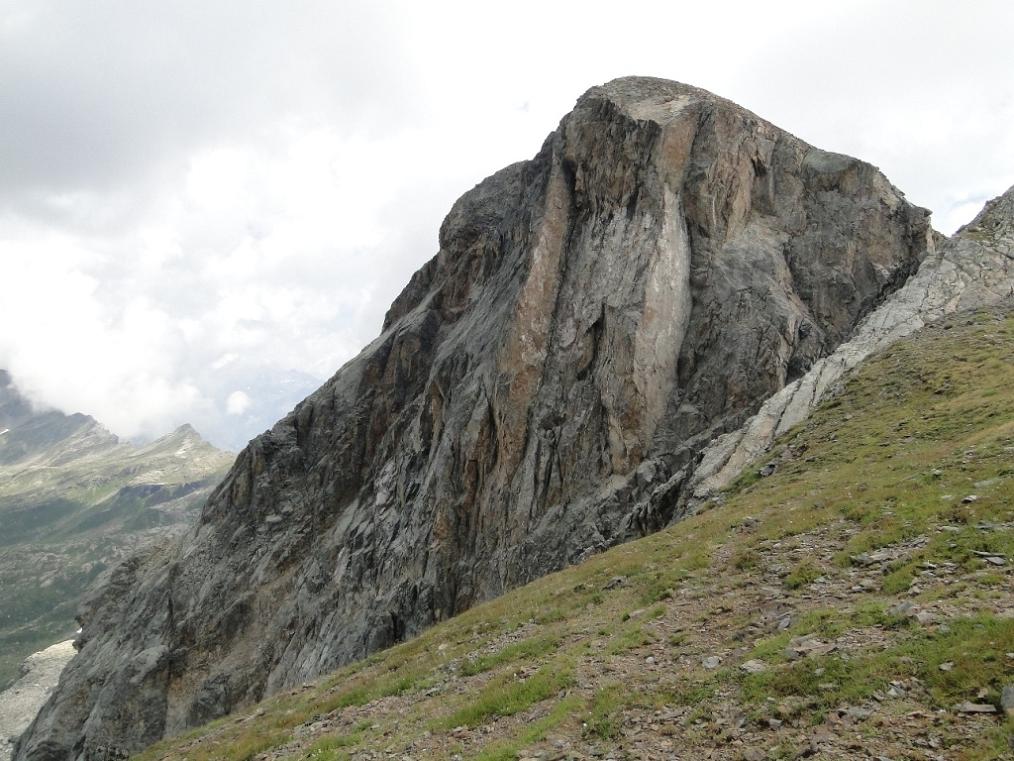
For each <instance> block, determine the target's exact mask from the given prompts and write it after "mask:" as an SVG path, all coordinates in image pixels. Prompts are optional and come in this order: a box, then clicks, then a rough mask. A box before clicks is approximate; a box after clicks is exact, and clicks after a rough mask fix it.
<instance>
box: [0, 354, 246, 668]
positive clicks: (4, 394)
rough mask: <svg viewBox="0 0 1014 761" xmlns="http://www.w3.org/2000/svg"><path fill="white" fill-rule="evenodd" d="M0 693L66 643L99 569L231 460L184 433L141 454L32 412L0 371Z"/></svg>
mask: <svg viewBox="0 0 1014 761" xmlns="http://www.w3.org/2000/svg"><path fill="white" fill-rule="evenodd" d="M0 431H2V432H3V433H0V688H2V687H3V686H4V685H6V684H7V683H8V682H9V681H10V680H11V679H12V678H13V677H14V676H15V675H16V674H17V670H18V666H19V665H20V663H21V661H22V660H23V659H24V658H25V657H26V656H27V655H29V654H30V653H32V652H35V651H37V650H40V649H42V648H44V647H46V646H47V645H50V644H53V643H54V642H56V641H58V640H59V639H62V638H66V637H68V636H70V635H72V634H73V632H74V630H75V629H76V628H77V627H76V625H75V623H74V615H75V612H76V608H77V604H78V601H79V600H80V598H81V595H82V594H83V592H84V590H85V589H86V588H87V587H88V585H89V584H91V582H93V581H94V580H95V579H96V578H97V577H98V576H99V574H101V573H102V571H104V570H105V569H106V568H108V567H110V566H111V565H114V564H116V563H118V562H119V561H120V560H122V559H124V558H125V557H126V556H127V555H129V554H131V553H133V552H135V551H137V550H139V549H141V548H142V547H143V546H145V545H146V544H148V543H150V542H152V541H154V540H158V539H162V538H165V537H166V536H167V535H172V534H176V533H178V532H179V531H180V530H181V529H182V528H183V527H184V526H185V525H186V524H187V523H188V522H189V521H190V520H191V518H192V517H193V514H194V511H195V510H196V509H197V508H198V507H199V506H200V505H201V504H202V502H203V500H204V498H205V497H206V496H207V495H208V493H209V491H210V490H211V488H212V487H213V486H214V485H215V484H216V483H217V482H218V481H219V480H220V479H221V477H222V476H223V475H224V473H225V470H226V469H227V468H228V467H229V465H230V464H231V462H232V455H231V454H228V453H225V452H221V451H219V450H217V449H215V448H214V447H212V446H211V445H210V444H208V443H206V442H204V441H203V440H202V439H201V437H200V436H199V435H198V434H197V432H196V431H194V430H193V428H191V427H190V426H183V427H182V428H180V429H178V430H176V431H175V432H173V433H172V434H170V435H168V436H166V437H164V438H162V439H159V440H158V441H156V442H154V443H152V444H149V445H147V446H143V447H138V446H133V445H130V444H124V443H121V442H120V441H119V440H118V439H117V438H116V437H115V436H113V435H112V434H111V433H109V432H108V431H106V430H105V429H104V428H102V426H101V425H99V424H98V423H97V422H96V421H95V420H94V419H92V418H90V417H88V416H86V415H80V414H78V415H64V414H63V413H60V412H53V411H49V412H35V411H33V410H32V408H31V406H30V405H28V403H27V402H26V401H25V400H24V399H23V398H22V397H21V396H20V394H19V393H18V392H17V390H16V389H15V388H14V386H13V385H12V383H11V379H10V377H9V376H8V375H7V374H6V373H5V372H3V371H0Z"/></svg>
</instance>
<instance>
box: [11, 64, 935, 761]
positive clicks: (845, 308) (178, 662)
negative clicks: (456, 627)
mask: <svg viewBox="0 0 1014 761" xmlns="http://www.w3.org/2000/svg"><path fill="white" fill-rule="evenodd" d="M935 252H936V246H935V236H934V234H933V233H932V230H931V228H930V226H929V214H928V212H927V211H926V210H924V209H920V208H918V207H915V206H913V205H911V204H909V203H908V202H907V201H906V200H905V198H904V196H903V195H902V194H901V193H900V192H899V191H898V190H897V189H895V188H894V187H893V186H892V185H891V183H890V182H888V180H887V179H886V178H885V177H884V176H883V175H882V174H881V173H880V172H879V171H878V170H877V169H876V168H875V167H873V166H871V165H869V164H867V163H864V162H862V161H859V160H857V159H854V158H850V157H848V156H843V155H840V154H835V153H828V152H825V151H822V150H819V149H817V148H814V147H812V146H809V145H807V144H806V143H804V142H803V141H801V140H799V139H798V138H796V137H794V136H792V135H790V134H788V133H787V132H785V131H783V130H780V129H778V128H777V127H775V126H773V125H772V124H770V123H768V122H766V121H764V120H763V119H760V118H759V117H757V116H755V115H754V114H752V113H750V112H749V111H746V110H745V109H743V108H740V107H739V106H737V105H735V104H733V103H730V102H729V101H726V100H723V99H721V98H719V97H717V96H714V95H712V94H710V93H707V92H705V91H702V90H699V89H697V88H693V87H689V86H686V85H682V84H678V83H675V82H668V81H664V80H658V79H649V78H641V77H636V78H624V79H619V80H615V81H613V82H610V83H608V84H606V85H603V86H601V87H595V88H592V89H591V90H589V91H588V92H587V93H586V94H585V95H584V96H582V97H581V98H580V99H579V100H578V102H577V105H576V107H575V108H574V110H573V111H572V112H571V113H570V114H568V115H567V116H565V117H564V119H563V120H562V121H561V123H560V125H559V127H558V128H557V130H556V131H554V132H553V133H552V134H551V135H550V136H549V137H548V138H547V140H546V141H545V143H544V145H543V146H542V149H541V150H540V151H539V153H538V154H537V155H536V156H535V157H534V158H533V159H532V160H530V161H525V162H521V163H518V164H514V165H512V166H509V167H507V168H505V169H503V170H501V171H500V172H498V173H496V174H495V175H493V176H491V177H489V178H487V179H486V180H484V181H483V182H481V183H480V184H479V185H478V186H476V187H475V188H474V189H473V190H471V191H469V192H468V193H466V194H465V195H464V196H462V197H461V198H460V199H459V200H458V201H457V202H456V203H455V204H454V206H453V208H452V209H451V211H450V213H449V214H448V216H447V218H446V219H445V220H444V223H443V225H442V226H441V229H440V250H439V252H438V253H437V255H436V256H435V257H434V258H433V259H432V260H431V261H429V262H428V263H427V264H426V265H425V266H424V267H423V268H422V269H420V270H419V271H418V272H417V273H416V274H415V275H414V276H413V277H412V279H411V281H410V283H409V284H408V286H407V287H406V288H405V289H404V291H403V292H402V293H401V295H399V296H398V298H397V299H396V300H395V302H394V304H393V305H392V306H391V308H390V310H389V312H388V314H387V317H386V319H385V322H384V327H383V332H382V334H381V335H380V336H379V337H378V338H377V339H376V340H375V341H374V342H373V343H371V344H370V345H369V346H367V347H366V348H365V349H364V350H363V351H362V353H361V354H360V355H359V356H358V357H356V358H355V359H353V360H351V361H350V362H349V363H348V364H346V365H345V366H344V367H342V368H341V370H339V371H338V373H337V374H336V375H335V376H334V377H333V378H332V379H331V380H330V381H328V382H327V383H326V384H325V385H324V386H323V387H322V388H321V389H319V390H318V391H317V392H315V393H314V394H313V395H311V396H310V397H309V398H308V399H306V400H305V401H304V402H303V403H301V404H300V405H299V406H297V407H296V409H295V410H294V411H293V412H292V413H291V414H290V415H289V416H287V417H286V418H284V419H283V420H281V421H280V422H279V423H278V424H276V425H275V426H274V428H273V429H272V430H271V431H269V432H267V433H265V434H264V435H262V436H261V437H259V438H257V439H255V440H254V441H252V442H251V443H250V445H249V446H248V447H247V448H246V449H245V450H244V451H243V452H242V453H241V454H240V455H239V458H238V459H237V462H236V464H235V466H234V467H233V469H232V470H231V472H230V473H229V475H228V476H227V477H226V479H225V480H224V481H223V482H222V484H221V485H220V486H219V487H218V489H216V491H215V492H214V494H213V495H212V496H211V498H210V499H209V501H208V503H207V505H206V507H205V508H204V510H203V512H202V515H201V518H200V520H199V522H198V524H197V525H196V526H195V527H194V528H193V529H192V530H191V531H190V532H189V533H188V534H186V535H185V536H184V537H183V538H182V539H181V540H180V541H179V542H178V543H177V544H176V545H175V546H173V547H169V548H166V549H165V551H163V552H161V553H159V554H158V555H156V556H154V557H153V558H151V559H150V560H149V561H147V562H145V563H132V564H128V565H124V566H122V567H121V568H120V569H118V571H117V572H116V574H114V576H113V579H112V581H111V583H110V585H109V586H107V587H106V588H105V589H104V590H103V591H102V592H101V593H100V594H98V595H97V596H96V597H95V598H94V599H92V600H91V601H89V603H88V604H87V605H86V606H85V608H84V609H83V611H82V614H81V622H82V626H83V633H82V635H81V637H80V640H79V641H80V644H81V645H82V650H81V652H80V654H79V655H78V657H77V658H75V660H74V661H73V662H72V663H71V665H70V666H69V667H68V669H67V671H66V672H65V673H64V676H63V679H62V682H61V685H60V688H59V689H58V691H57V693H56V694H55V696H54V697H53V699H52V700H51V701H50V702H49V704H48V705H47V706H46V708H45V709H44V710H43V711H42V713H41V714H40V716H39V718H38V719H37V720H36V722H35V723H34V725H33V726H32V728H31V729H30V730H29V731H28V732H27V733H26V735H25V736H24V737H23V738H22V741H21V743H20V745H19V749H18V758H20V759H33V761H35V760H37V761H43V760H45V761H49V760H50V759H52V760H53V761H56V760H57V759H60V760H62V759H70V758H84V759H98V758H104V757H106V756H107V755H108V754H109V753H110V752H112V753H120V752H128V751H132V750H135V749H138V748H140V747H143V746H145V745H147V744H148V743H150V742H152V741H153V740H156V739H158V738H159V737H162V736H164V735H166V734H173V733H176V732H179V731H181V730H183V729H184V728H187V727H190V726H194V725H196V724H200V723H203V722H205V721H207V720H209V719H212V718H215V717H218V716H222V715H224V714H226V713H227V712H229V711H231V710H233V709H235V708H237V707H239V706H242V705H245V704H249V703H252V702H253V701H256V700H258V699H260V698H262V697H263V696H265V695H268V694H271V693H274V692H277V691H278V690H280V689H282V688H285V687H288V686H291V685H294V684H299V683H301V682H302V681H304V680H306V679H308V678H312V677H315V676H317V675H319V674H322V673H324V672H327V671H329V670H331V669H333V668H335V667H336V666H338V665H340V664H342V663H345V662H348V661H350V660H352V659H355V658H357V657H360V656H363V655H365V654H367V653H369V652H371V651H373V650H376V649H378V648H381V647H384V646H386V645H389V644H391V643H393V642H396V641H398V640H400V639H403V638H405V637H407V636H410V635H412V634H415V633H417V632H419V631H420V630H422V629H423V628H425V627H427V626H429V625H431V624H433V623H434V622H437V621H440V620H441V619H444V618H446V617H448V616H451V615H453V614H455V613H457V612H460V611H462V610H464V609H466V608H468V607H469V606H471V605H473V604H474V603H476V602H477V601H481V600H483V599H486V598H490V597H493V596H495V595H498V594H500V593H502V592H503V591H505V590H507V589H509V588H511V587H515V586H518V585H520V584H523V583H525V582H527V581H529V580H531V579H534V578H536V577H538V576H541V575H543V574H545V573H547V572H549V571H552V570H555V569H558V568H561V567H563V566H565V565H567V564H569V563H572V562H574V561H577V560H579V559H581V558H583V557H586V556H588V555H589V554H592V553H596V552H598V551H600V550H602V549H605V548H607V547H609V546H610V545H612V544H615V543H618V542H620V541H624V540H626V539H630V538H633V537H636V536H638V535H641V534H644V533H648V532H651V531H654V530H656V529H658V528H660V527H662V526H664V525H666V524H667V523H669V522H670V521H672V520H674V519H675V518H678V517H679V516H680V515H681V512H682V510H683V506H684V504H685V501H686V498H687V496H688V495H687V494H686V491H687V489H686V485H687V483H688V479H689V474H690V472H691V471H692V470H693V467H694V465H695V464H696V462H697V460H698V459H699V457H700V454H701V452H702V451H703V449H704V448H705V447H706V446H707V444H708V443H709V442H710V441H711V440H712V439H714V438H715V437H716V436H718V435H720V434H723V433H726V432H730V431H733V430H735V429H737V428H739V426H740V425H741V424H742V423H743V422H744V421H746V420H747V419H748V418H749V417H750V416H751V415H752V414H754V413H755V412H756V411H757V410H758V408H759V407H760V405H761V404H762V403H763V402H764V400H766V399H767V398H769V397H771V396H772V395H773V394H775V393H776V392H777V391H778V390H779V389H781V388H783V387H784V386H785V385H786V384H787V383H791V382H793V381H794V380H796V379H799V378H802V377H803V376H805V375H806V373H807V372H808V371H809V370H810V368H811V367H812V366H813V365H814V363H816V362H817V361H818V360H820V359H821V358H822V357H825V356H827V355H828V354H830V353H832V352H833V351H834V350H835V349H836V348H837V347H838V346H839V345H840V344H841V343H842V342H843V341H846V340H847V339H849V338H850V337H851V336H852V335H853V333H854V332H855V330H856V328H857V326H858V325H859V324H860V323H861V322H862V321H863V319H864V318H865V317H866V316H867V315H869V314H870V313H871V311H872V310H874V309H875V308H876V307H877V306H878V305H879V304H881V303H882V302H883V301H884V299H885V298H887V297H888V296H889V294H891V293H892V292H893V291H895V290H896V289H897V288H899V287H900V286H901V285H902V284H904V283H905V282H906V280H907V279H908V278H909V277H910V276H911V275H912V274H913V273H914V272H915V271H916V270H917V269H918V267H919V265H920V263H921V262H922V261H923V260H924V259H925V258H927V257H932V256H934V255H935Z"/></svg>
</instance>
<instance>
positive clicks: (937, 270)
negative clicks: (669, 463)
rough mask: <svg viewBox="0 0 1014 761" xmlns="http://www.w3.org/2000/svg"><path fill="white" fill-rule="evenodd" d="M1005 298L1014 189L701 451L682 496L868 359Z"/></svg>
mask: <svg viewBox="0 0 1014 761" xmlns="http://www.w3.org/2000/svg"><path fill="white" fill-rule="evenodd" d="M1012 298H1014V187H1012V188H1010V189H1009V190H1008V191H1007V192H1006V193H1004V194H1003V195H1001V196H999V197H997V198H994V199H993V200H992V201H990V202H989V203H988V204H986V207H985V208H984V209H983V210H982V211H981V212H980V213H979V215H978V216H976V218H975V219H974V220H972V222H970V223H969V224H967V225H965V226H964V227H963V228H961V229H960V230H959V231H958V232H957V233H956V234H955V235H954V237H952V238H950V239H949V240H947V241H945V242H944V243H943V244H942V245H941V246H940V247H939V249H937V250H935V251H933V252H931V253H930V255H929V256H927V257H926V259H925V260H924V261H923V263H922V265H921V266H920V267H919V271H918V272H917V273H916V274H915V275H914V276H913V277H912V278H911V279H909V281H908V282H907V283H905V285H904V286H903V287H902V288H900V289H899V290H898V291H896V292H895V293H893V294H892V295H891V296H889V297H888V298H887V300H886V301H885V302H884V303H883V304H882V305H881V306H880V307H878V308H877V309H876V310H875V311H873V312H872V313H871V314H870V315H869V316H868V317H866V319H865V320H863V322H862V323H861V324H860V326H859V328H858V329H857V330H856V334H855V336H854V337H853V338H852V339H850V340H849V341H847V342H846V343H844V344H842V345H841V346H839V347H838V348H837V349H836V350H835V351H834V352H833V353H832V354H831V355H830V356H828V357H824V358H823V359H820V360H818V361H817V362H815V363H814V365H813V366H812V367H811V368H810V369H809V370H808V371H807V373H806V374H805V375H804V376H803V377H801V378H798V379H796V380H794V381H793V382H791V383H789V384H788V385H787V386H785V388H783V389H781V390H780V391H778V393H776V394H774V395H773V396H772V397H771V398H770V399H768V400H767V401H766V402H765V403H764V404H763V406H762V407H761V409H760V410H759V411H758V412H757V414H756V415H754V416H753V417H752V418H750V420H749V421H748V422H747V423H746V424H745V425H744V426H743V427H742V428H740V429H739V430H737V431H734V432H730V433H727V434H724V435H722V436H719V437H718V438H717V439H716V440H715V441H714V442H713V443H712V444H711V445H710V446H708V448H707V449H706V450H705V451H704V453H703V455H702V457H701V461H700V463H699V464H698V465H697V467H696V469H695V470H694V473H693V477H692V478H691V479H690V488H689V489H688V490H687V491H686V495H687V496H689V497H692V500H696V501H698V502H699V501H701V500H704V499H706V498H708V497H709V496H710V495H712V494H714V493H715V492H717V491H719V490H721V489H723V488H725V487H727V486H728V485H729V484H731V483H732V481H733V480H734V479H735V478H736V477H737V476H738V475H739V474H740V473H741V472H742V470H743V468H744V467H746V465H747V464H748V463H750V462H752V461H753V460H754V459H756V458H757V457H759V456H760V455H761V454H763V453H764V452H766V451H767V450H768V448H769V447H770V446H771V444H772V442H773V441H774V440H775V438H777V437H778V436H780V435H782V434H783V433H785V432H787V431H788V430H789V429H790V428H792V427H793V426H795V425H798V424H799V423H801V422H802V421H803V420H805V419H806V418H807V417H808V416H809V414H810V412H811V411H812V410H813V409H814V408H815V407H816V406H817V405H818V404H820V402H821V401H823V400H824V399H825V398H826V397H827V396H828V395H829V394H832V393H834V392H835V391H836V390H838V389H839V388H840V381H841V380H842V378H843V377H844V376H845V375H846V373H847V372H848V371H849V370H851V369H852V368H854V367H856V366H857V365H858V364H859V363H861V362H862V361H863V360H865V359H866V358H867V357H869V356H870V355H872V354H874V353H875V352H878V351H880V350H882V349H885V348H887V347H888V346H890V345H891V344H892V343H894V342H895V341H898V340H900V339H902V338H904V337H905V336H907V335H910V334H911V333H914V332H915V331H917V330H919V328H922V327H924V326H925V325H927V324H929V323H931V322H934V321H936V320H939V319H940V318H941V317H943V316H945V315H947V314H952V313H954V312H957V311H961V310H963V309H970V308H975V307H983V306H989V305H992V304H996V303H999V302H1001V301H1004V300H1007V299H1012Z"/></svg>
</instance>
